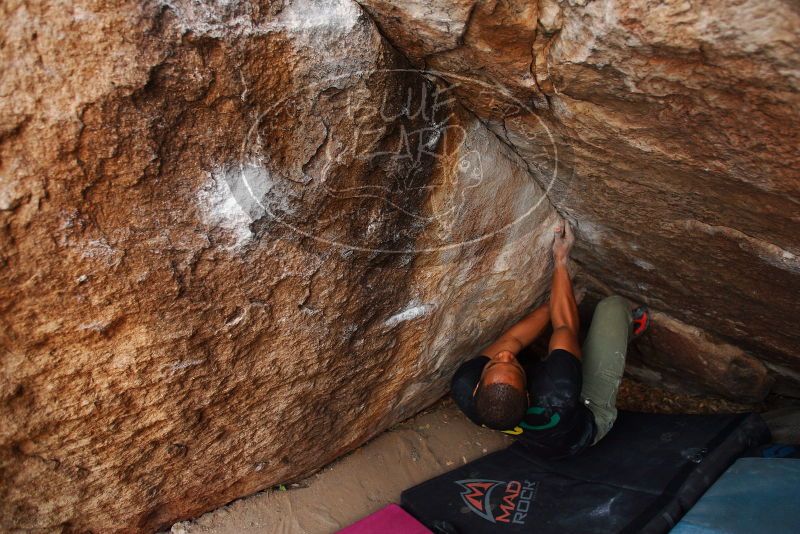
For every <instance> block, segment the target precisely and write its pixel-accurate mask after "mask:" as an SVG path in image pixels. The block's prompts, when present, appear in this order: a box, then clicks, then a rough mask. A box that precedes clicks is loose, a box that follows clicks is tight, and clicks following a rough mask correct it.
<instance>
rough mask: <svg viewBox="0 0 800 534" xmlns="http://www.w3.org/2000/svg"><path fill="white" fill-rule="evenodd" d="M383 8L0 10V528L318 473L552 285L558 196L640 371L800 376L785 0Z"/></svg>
mask: <svg viewBox="0 0 800 534" xmlns="http://www.w3.org/2000/svg"><path fill="white" fill-rule="evenodd" d="M361 5H362V6H363V9H362V7H361V6H359V4H356V3H355V2H352V1H351V0H295V1H294V2H292V1H284V2H270V1H266V0H265V1H263V2H256V1H253V2H231V1H224V2H223V1H221V0H220V1H218V2H207V3H201V2H194V1H192V0H171V1H166V0H165V1H157V0H154V1H150V2H144V3H142V2H132V1H130V2H125V3H123V4H122V5H118V6H113V7H112V6H107V5H105V4H103V3H96V2H91V1H89V0H86V1H85V2H69V3H66V2H65V3H56V2H38V1H29V2H21V1H14V0H12V1H10V2H5V3H4V4H3V5H2V7H1V8H0V9H1V10H2V11H0V12H1V13H2V16H3V19H4V20H3V26H2V27H3V30H2V32H3V35H2V39H0V43H2V45H0V59H1V60H2V63H3V65H4V72H3V77H2V79H0V91H1V92H2V99H0V297H1V298H0V318H2V326H3V328H2V331H0V344H1V345H0V347H2V360H0V361H1V362H2V363H0V403H2V404H1V405H0V406H2V408H0V469H1V470H2V471H0V473H1V474H2V476H1V477H0V480H2V483H1V484H0V491H2V494H1V495H0V503H2V504H0V517H2V523H0V528H2V529H3V530H10V529H12V528H20V529H28V530H37V529H40V530H45V531H46V530H55V531H57V530H59V529H60V530H62V531H67V532H70V531H75V532H85V531H95V532H109V531H130V532H147V531H153V530H155V529H156V528H158V527H160V526H163V525H165V524H168V523H169V522H171V521H174V520H176V519H179V518H185V517H189V516H192V515H195V514H197V513H199V512H201V511H203V510H207V509H209V508H212V507H214V506H218V505H221V504H224V503H226V502H228V501H230V500H232V499H234V498H236V497H239V496H242V495H246V494H248V493H251V492H253V491H256V490H258V489H262V488H264V487H267V486H270V485H272V484H276V483H281V482H285V481H287V480H290V479H293V478H298V477H301V476H303V475H304V474H307V473H309V472H311V471H313V470H315V469H318V468H319V467H320V466H322V465H324V464H325V463H327V462H329V461H331V460H332V459H334V458H336V457H337V456H340V455H341V454H343V453H344V452H346V451H348V450H350V449H352V448H354V447H356V446H357V445H359V444H361V443H363V442H364V441H365V440H366V439H368V438H369V437H371V436H373V435H375V434H376V433H378V432H380V431H381V430H383V429H385V428H387V427H388V426H389V425H391V424H392V423H394V422H396V421H398V420H400V419H402V418H404V417H406V416H408V415H411V414H413V413H414V412H416V411H418V410H419V409H421V408H423V407H424V406H426V405H427V404H429V403H430V402H432V401H433V400H435V399H436V398H437V397H439V396H440V395H441V394H442V393H444V391H445V390H446V387H447V381H448V379H449V377H450V375H451V374H452V372H453V370H454V369H455V367H456V366H457V365H458V363H459V362H460V361H461V360H463V359H464V358H466V357H468V356H470V355H472V354H473V353H474V352H476V351H477V350H479V349H480V347H481V346H482V345H484V344H486V343H488V342H490V341H491V340H492V339H493V337H494V336H496V335H497V334H498V333H499V332H500V331H501V330H502V329H503V328H505V327H506V326H507V325H508V324H510V323H511V322H512V321H513V320H514V319H516V318H517V317H519V316H520V315H521V314H522V313H523V312H524V311H525V310H526V309H527V308H529V307H530V306H532V305H533V304H534V303H535V302H536V301H537V300H539V299H540V298H542V297H543V295H544V293H545V291H546V289H547V284H548V281H549V280H548V279H549V251H548V249H549V240H550V237H551V234H550V228H551V227H552V225H553V224H554V223H555V221H556V220H557V218H558V215H557V212H556V209H557V210H558V211H560V212H561V214H563V215H565V216H566V217H568V218H569V219H571V220H572V221H573V222H574V223H575V225H576V228H577V232H578V237H579V244H578V249H577V251H576V259H577V260H578V262H579V264H580V266H581V267H582V269H583V271H584V273H585V275H586V276H587V279H590V280H594V281H596V283H597V285H602V286H606V287H607V288H608V289H609V290H611V291H616V292H620V293H622V294H624V295H627V296H628V297H630V298H632V299H634V300H641V301H645V302H647V303H649V304H650V305H651V306H652V307H653V308H655V309H657V310H659V311H660V312H662V313H664V314H666V315H667V316H666V317H665V318H664V320H663V322H662V323H661V326H662V328H661V329H660V330H656V329H654V331H653V335H652V337H651V338H650V339H649V340H645V341H646V342H647V343H649V345H648V346H647V347H646V348H645V349H643V352H644V354H645V357H646V358H647V361H646V362H645V365H646V367H647V368H648V369H649V370H650V372H653V370H656V371H659V369H661V370H665V372H666V371H670V372H677V374H678V375H679V376H680V373H681V372H682V371H687V372H688V371H691V383H692V385H693V387H695V386H696V387H698V388H700V389H704V390H706V391H708V390H709V387H710V386H709V383H710V382H715V381H716V382H718V383H717V384H716V385H715V386H714V387H715V388H716V389H714V388H711V390H712V391H714V392H716V393H718V394H722V395H728V396H733V397H747V398H748V399H750V400H752V399H757V398H759V397H761V396H763V395H764V394H765V393H766V391H767V390H768V388H769V383H770V381H771V380H772V379H773V378H774V379H777V380H778V384H779V385H780V387H782V388H784V389H785V390H786V391H791V390H792V389H793V388H797V385H798V384H800V378H799V377H800V373H798V372H797V371H798V370H800V363H798V361H797V356H796V355H797V354H798V353H799V351H800V339H798V333H797V319H796V308H797V306H796V298H797V295H798V294H800V263H799V261H800V260H798V254H800V248H799V247H800V243H799V242H798V232H797V227H798V224H797V223H798V216H797V213H798V211H797V207H798V200H799V199H798V185H799V184H798V181H799V180H798V175H797V168H798V163H800V161H798V160H800V156H799V155H798V148H797V147H798V146H799V145H800V143H799V142H798V141H800V139H798V135H799V134H798V131H797V128H796V126H795V125H796V124H797V122H798V119H800V116H798V115H800V97H799V96H798V86H799V85H800V72H799V71H800V55H799V54H798V50H797V48H798V44H797V39H796V35H797V29H798V27H800V15H798V13H797V10H796V9H794V8H793V7H792V6H790V5H788V4H785V3H781V2H778V1H774V2H770V1H768V2H756V1H755V0H744V1H743V2H740V3H738V4H737V5H732V4H726V3H722V2H708V3H702V4H688V3H687V4H681V3H669V4H662V3H656V2H648V1H642V2H634V1H624V2H611V1H610V0H595V1H591V2H577V1H576V2H563V3H556V2H553V1H552V0H541V1H540V2H539V3H531V2H523V1H521V0H519V1H507V2H494V1H485V2H475V1H452V2H444V1H438V0H437V1H433V2H421V1H420V2H418V1H410V2H400V1H392V2H388V1H378V0H363V2H362V4H361ZM387 39H388V41H387ZM417 69H425V70H426V71H427V72H425V73H420V72H418V71H417ZM687 347H688V348H687ZM689 349H691V350H689ZM648 351H649V352H648ZM676 351H682V352H681V356H682V358H672V359H670V358H668V356H669V355H670V354H672V353H675V352H676ZM688 352H691V354H689V355H687V353H688ZM692 355H694V356H692ZM704 361H705V362H707V363H708V365H705V366H704V365H703V364H702V362H704ZM730 369H734V371H732V372H731V373H730V374H725V375H724V377H723V379H722V380H717V379H716V377H717V375H718V373H720V372H724V373H727V371H726V370H730ZM659 372H660V371H659ZM768 375H773V376H768Z"/></svg>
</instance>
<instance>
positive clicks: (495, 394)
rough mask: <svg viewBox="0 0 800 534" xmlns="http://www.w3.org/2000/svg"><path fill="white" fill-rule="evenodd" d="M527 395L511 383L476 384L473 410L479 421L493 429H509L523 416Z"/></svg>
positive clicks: (526, 406) (526, 404) (526, 405)
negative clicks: (476, 389)
mask: <svg viewBox="0 0 800 534" xmlns="http://www.w3.org/2000/svg"><path fill="white" fill-rule="evenodd" d="M527 409H528V397H527V396H526V395H525V392H524V391H521V390H519V389H517V388H515V387H514V386H512V385H511V384H502V383H497V384H489V385H487V386H484V385H483V384H481V385H480V386H478V391H476V392H475V411H476V412H477V415H478V419H480V421H481V423H483V424H484V425H486V426H488V427H489V428H493V429H495V430H510V429H512V428H514V427H515V426H517V424H519V422H520V421H522V419H523V418H524V417H525V410H527Z"/></svg>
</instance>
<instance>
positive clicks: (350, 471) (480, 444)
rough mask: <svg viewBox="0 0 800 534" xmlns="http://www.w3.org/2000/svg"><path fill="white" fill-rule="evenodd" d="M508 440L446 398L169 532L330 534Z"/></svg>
mask: <svg viewBox="0 0 800 534" xmlns="http://www.w3.org/2000/svg"><path fill="white" fill-rule="evenodd" d="M510 443H511V440H510V438H508V437H507V436H506V435H504V434H502V433H500V432H494V431H490V430H487V429H485V428H481V427H478V426H476V425H473V424H472V423H471V422H470V421H469V420H468V419H466V418H465V417H464V416H463V415H462V414H461V413H460V412H459V411H458V409H457V408H456V407H455V405H454V404H453V403H452V401H450V400H449V399H448V400H445V401H442V402H441V403H440V404H437V405H436V406H435V407H434V408H433V409H432V410H430V411H428V412H426V413H423V414H421V415H417V416H416V417H413V418H411V419H409V420H407V421H405V422H403V423H401V424H399V425H397V426H396V427H394V428H392V429H391V430H389V431H387V432H385V433H383V434H381V435H380V436H378V437H377V438H375V439H374V440H372V441H370V442H369V443H367V444H366V445H364V446H363V447H361V448H359V449H357V450H355V451H354V452H352V453H351V454H349V455H347V456H345V457H344V458H342V459H340V460H338V461H336V462H334V463H333V464H331V465H329V466H327V467H326V468H324V469H323V470H322V471H320V472H319V473H317V474H316V475H314V476H312V477H310V478H308V479H306V480H304V481H302V482H301V483H299V484H298V485H295V487H292V486H288V487H287V488H286V490H285V491H281V490H268V491H263V492H261V493H257V494H255V495H252V496H250V497H246V498H244V499H240V500H238V501H235V502H233V503H231V504H230V505H228V506H224V507H222V508H219V509H217V510H214V511H212V512H209V513H207V514H205V515H203V516H201V517H199V518H197V519H195V520H193V521H184V522H181V523H176V524H175V525H173V527H172V529H171V532H172V533H173V534H210V533H213V534H246V533H255V532H258V533H259V534H263V533H265V532H269V533H270V534H272V533H275V534H278V533H292V534H295V533H307V534H317V533H319V534H322V533H331V532H335V531H336V530H338V529H340V528H342V527H345V526H347V525H349V524H351V523H354V522H355V521H357V520H358V519H360V518H362V517H364V516H365V515H368V514H370V513H372V512H374V511H376V510H379V509H380V508H382V507H384V506H385V505H387V504H389V503H392V502H400V492H401V491H402V490H404V489H407V488H409V487H411V486H413V485H415V484H417V483H420V482H423V481H425V480H427V479H429V478H432V477H434V476H436V475H438V474H441V473H444V472H446V471H449V470H450V469H453V468H455V467H456V466H458V465H461V464H465V463H467V462H469V461H472V460H474V459H475V458H478V457H480V456H483V455H485V454H487V453H489V452H492V451H495V450H497V449H500V448H503V447H505V446H507V445H508V444H510Z"/></svg>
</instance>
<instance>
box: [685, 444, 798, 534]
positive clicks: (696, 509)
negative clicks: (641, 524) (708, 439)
mask: <svg viewBox="0 0 800 534" xmlns="http://www.w3.org/2000/svg"><path fill="white" fill-rule="evenodd" d="M798 510H800V460H799V459H795V458H741V459H739V460H737V461H736V463H734V464H733V465H732V466H731V467H730V468H729V469H728V470H727V471H725V473H723V475H722V476H721V477H720V478H719V480H717V481H716V482H715V483H714V485H712V486H711V488H709V490H708V491H707V492H706V493H705V494H704V495H703V496H702V497H700V500H699V501H698V502H697V504H695V505H694V506H693V507H692V509H691V510H689V512H688V513H687V514H686V515H685V516H684V517H683V519H681V521H680V522H679V523H678V524H677V525H676V526H675V528H674V529H672V531H671V533H672V534H753V533H754V532H769V533H770V534H796V533H797V532H800V515H798V513H797V511H798Z"/></svg>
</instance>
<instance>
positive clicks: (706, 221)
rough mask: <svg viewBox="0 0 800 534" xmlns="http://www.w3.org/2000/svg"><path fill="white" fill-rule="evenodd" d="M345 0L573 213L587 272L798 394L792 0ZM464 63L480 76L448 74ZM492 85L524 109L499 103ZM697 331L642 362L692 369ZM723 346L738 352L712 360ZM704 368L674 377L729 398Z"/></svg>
mask: <svg viewBox="0 0 800 534" xmlns="http://www.w3.org/2000/svg"><path fill="white" fill-rule="evenodd" d="M360 1H361V3H362V5H364V6H365V8H366V9H367V10H368V12H369V13H370V14H371V16H372V17H373V18H374V19H375V20H376V21H377V22H378V25H379V27H380V28H381V31H383V33H384V34H385V35H386V36H387V38H388V39H389V40H390V41H391V42H392V43H393V44H394V45H395V46H396V47H397V48H398V49H399V50H401V51H402V52H403V53H404V54H406V55H407V56H408V57H409V58H410V60H411V61H412V62H414V63H415V64H416V65H419V66H425V67H427V68H429V69H433V70H436V71H437V72H439V75H440V76H442V77H443V78H445V79H449V80H450V81H451V82H452V83H453V84H454V85H456V86H457V89H456V91H457V92H458V94H459V97H460V100H461V101H462V102H463V103H464V104H465V105H466V106H467V107H468V108H469V109H471V110H472V111H473V112H475V113H476V114H477V115H478V116H479V117H481V118H482V120H484V121H485V122H486V123H487V125H488V127H490V128H491V129H492V130H494V131H495V132H497V133H498V135H499V136H500V137H501V138H502V139H503V140H504V141H505V142H507V143H508V144H509V145H510V146H512V147H513V148H514V149H515V151H516V152H518V153H519V154H520V155H521V156H522V157H523V158H525V160H526V162H527V163H528V166H529V168H530V170H531V173H532V174H533V175H534V176H537V178H538V179H539V180H540V181H541V182H542V184H543V185H545V186H547V188H548V194H549V198H550V199H551V200H552V202H553V203H554V204H555V205H556V207H557V209H558V210H559V211H560V212H561V213H562V214H563V215H565V216H566V217H567V218H569V219H570V220H572V221H573V222H574V223H575V225H576V227H577V235H578V245H577V251H576V260H577V261H578V262H579V263H580V265H581V266H582V267H583V268H584V270H585V271H586V273H587V274H588V275H589V276H593V277H594V278H595V279H596V280H599V281H600V282H601V284H602V285H603V286H605V287H606V288H607V289H608V290H610V291H613V292H617V293H621V294H623V295H626V296H628V297H630V298H632V299H633V300H636V301H640V302H646V303H648V304H649V305H650V306H651V307H653V308H654V309H656V310H658V311H660V312H663V313H665V314H668V316H670V318H672V319H674V320H675V321H677V323H675V324H678V323H680V324H685V325H691V328H692V329H695V330H693V332H699V331H698V330H697V329H700V330H702V331H705V332H704V333H699V334H697V335H700V336H701V337H702V338H703V339H704V340H706V341H708V340H715V341H713V342H712V343H720V344H721V345H723V346H726V345H732V346H736V347H738V348H739V349H740V350H741V351H742V354H743V355H744V356H745V357H747V358H748V359H757V360H759V361H760V362H763V364H764V365H766V367H767V369H768V370H769V374H770V380H773V379H774V380H777V384H776V388H777V390H779V391H783V392H786V393H790V394H794V395H797V394H798V393H800V388H799V387H798V386H800V375H798V370H800V361H799V360H798V358H797V355H798V354H799V353H800V335H798V330H797V324H798V321H797V304H796V299H797V297H796V296H797V295H798V294H800V238H799V237H798V236H800V232H798V228H800V224H799V223H800V218H798V205H800V173H798V168H800V165H799V164H800V148H798V147H800V130H798V128H797V124H798V122H799V120H800V42H799V41H798V40H797V34H798V31H799V30H800V12H798V10H797V8H796V6H795V5H793V4H791V3H790V2H783V1H777V0H776V1H766V2H762V1H756V0H752V1H751V0H744V1H742V2H736V3H731V2H720V1H714V0H709V1H701V2H691V3H690V2H667V3H664V2H655V1H651V0H626V1H614V0H589V1H582V0H580V1H578V0H576V1H572V0H569V1H561V2H556V1H554V0H540V1H539V2H538V3H536V2H525V1H515V0H509V1H504V2H500V1H491V0H487V1H474V0H463V1H434V2H416V1H411V2H406V1H403V2H400V1H393V0H360ZM465 73H469V74H470V75H471V76H472V77H476V76H480V77H482V78H483V79H484V80H485V81H486V83H487V84H494V85H495V87H496V90H495V91H493V92H492V91H486V90H484V87H485V85H481V86H480V87H477V88H476V86H475V84H469V83H463V82H462V77H463V75H464V74H465ZM504 93H507V94H511V95H514V96H515V97H516V98H517V99H519V100H521V101H523V102H525V103H526V106H527V107H530V108H533V109H535V110H536V112H535V113H534V114H529V113H524V114H520V113H519V108H518V107H507V106H502V105H498V99H497V98H496V95H497V94H504ZM542 125H545V126H546V129H547V130H548V131H549V132H551V133H552V134H553V135H554V136H555V138H556V140H557V143H556V146H557V147H558V149H559V154H558V156H559V157H558V158H553V157H552V153H550V152H549V149H548V146H547V145H548V144H549V143H550V142H551V139H550V138H548V137H547V136H543V135H542V134H541V131H542ZM554 161H558V168H554V167H553V162H554ZM553 176H555V178H552V177H553ZM654 333H655V332H654ZM678 339H681V341H680V342H678ZM693 339H694V341H693ZM696 339H697V336H696V335H695V334H694V333H691V334H689V335H688V338H687V337H684V336H682V335H680V336H676V335H669V336H667V335H660V336H658V337H657V338H656V336H653V339H651V340H650V342H649V343H648V345H647V347H646V349H647V350H648V353H649V354H650V357H649V361H650V362H652V363H655V364H656V365H655V367H656V368H659V367H660V368H664V367H671V368H673V369H674V370H676V371H677V374H679V375H680V374H681V372H682V371H684V370H686V371H688V370H689V369H691V368H695V370H696V369H699V368H701V367H703V366H704V365H705V364H704V361H705V360H706V359H707V357H708V356H709V355H708V353H707V352H706V350H705V349H706V348H707V347H708V344H707V343H699V344H698V343H695V341H696ZM689 348H691V350H690V351H689V354H685V353H684V354H680V355H678V354H677V353H680V352H682V351H683V352H685V351H687V349H689ZM722 361H740V360H738V359H733V360H730V359H728V360H725V359H724V358H723V359H722V360H721V361H717V362H716V363H715V364H714V365H715V366H717V368H720V366H724V365H725V364H724V363H722ZM756 363H758V362H756ZM713 369H714V366H712V367H711V368H708V369H707V370H706V371H705V372H703V373H699V375H698V374H697V373H690V376H695V377H699V376H701V375H702V376H705V378H702V379H698V380H693V381H694V382H696V383H697V384H698V385H699V386H701V387H703V386H704V389H705V390H706V391H711V392H714V393H716V394H720V393H722V394H724V395H726V396H729V397H731V398H733V399H734V400H741V398H740V395H741V388H727V387H720V383H718V382H717V376H716V373H715V372H712V370H713ZM723 371H724V372H725V373H729V372H730V373H733V374H736V373H744V375H743V376H741V377H740V378H739V379H737V382H741V381H744V382H748V381H749V382H750V383H751V386H752V387H751V389H749V391H748V395H747V397H748V398H751V399H752V398H753V394H755V393H757V395H756V396H758V397H763V395H764V394H765V393H766V391H767V390H768V389H769V388H768V387H763V384H764V376H763V375H764V373H765V372H766V371H765V370H764V367H763V365H747V366H742V367H740V368H738V369H728V368H725V369H724V370H723ZM723 371H721V372H723ZM723 383H727V382H723Z"/></svg>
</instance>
